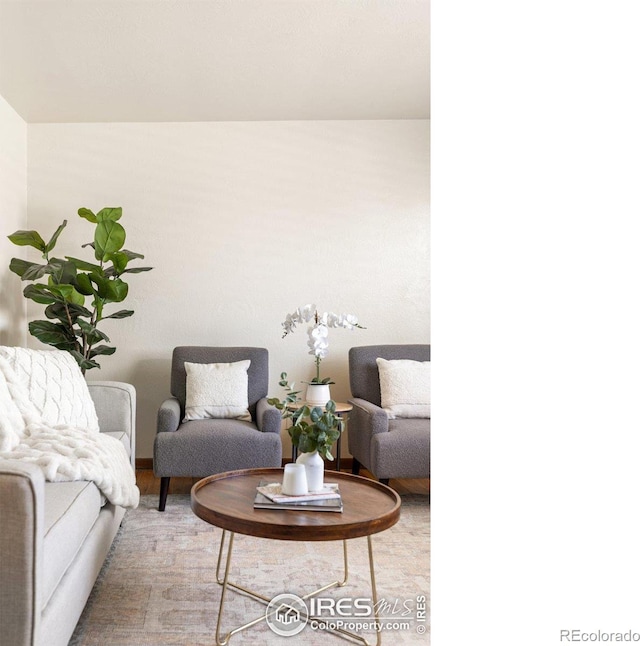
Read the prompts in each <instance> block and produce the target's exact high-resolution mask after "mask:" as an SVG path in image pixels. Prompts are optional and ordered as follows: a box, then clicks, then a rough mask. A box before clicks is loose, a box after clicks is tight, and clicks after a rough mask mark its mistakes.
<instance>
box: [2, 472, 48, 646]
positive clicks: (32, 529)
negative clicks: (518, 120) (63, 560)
mask: <svg viewBox="0 0 640 646" xmlns="http://www.w3.org/2000/svg"><path fill="white" fill-rule="evenodd" d="M0 527H2V531H1V532H0V581H2V589H1V590H0V626H2V641H3V643H5V640H6V643H7V644H19V645H20V646H28V645H30V644H34V643H35V641H36V634H37V626H38V622H39V618H40V593H41V591H40V589H39V586H38V581H39V580H40V579H41V577H42V551H43V532H44V476H43V475H42V471H41V470H40V468H39V467H37V466H35V465H33V464H28V463H26V462H20V461H17V460H2V461H0Z"/></svg>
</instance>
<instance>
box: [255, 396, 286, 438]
mask: <svg viewBox="0 0 640 646" xmlns="http://www.w3.org/2000/svg"><path fill="white" fill-rule="evenodd" d="M256 426H257V427H258V430H260V431H262V432H263V433H278V434H279V433H280V429H281V428H282V416H281V415H280V411H279V410H278V409H277V408H276V407H275V406H272V405H271V404H269V403H268V402H267V398H266V397H263V398H262V399H259V400H258V403H257V405H256Z"/></svg>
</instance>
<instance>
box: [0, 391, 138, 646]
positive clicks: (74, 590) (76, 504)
mask: <svg viewBox="0 0 640 646" xmlns="http://www.w3.org/2000/svg"><path fill="white" fill-rule="evenodd" d="M88 385H89V392H90V393H91V398H92V399H93V401H94V403H95V407H96V412H97V414H98V420H99V423H100V432H101V433H107V434H109V435H112V436H114V437H116V438H117V439H119V440H120V441H121V442H122V443H123V444H124V446H125V448H126V450H127V453H128V455H129V456H130V460H131V467H132V468H135V416H136V394H135V390H134V388H133V386H131V385H130V384H125V383H121V382H115V381H94V382H91V381H90V382H88ZM102 502H103V497H102V495H101V494H100V492H99V490H98V489H97V487H96V486H95V485H94V484H93V483H92V482H87V481H79V482H59V483H51V482H45V481H44V477H43V475H42V472H41V471H40V469H38V468H37V467H34V466H33V465H30V464H27V463H23V462H20V461H17V460H0V644H2V645H3V646H27V645H28V646H66V645H67V644H68V642H69V639H70V637H71V635H72V634H73V631H74V628H75V626H76V624H77V622H78V619H79V617H80V615H81V614H82V610H83V608H84V606H85V604H86V602H87V599H88V598H89V594H90V593H91V589H92V588H93V585H94V583H95V581H96V578H97V576H98V573H99V572H100V568H101V567H102V564H103V562H104V559H105V557H106V556H107V554H108V552H109V548H110V547H111V544H112V542H113V539H114V538H115V535H116V533H117V531H118V528H119V527H120V523H121V522H122V519H123V517H124V513H125V510H124V509H123V508H122V507H117V506H114V505H112V504H110V503H106V504H104V505H102Z"/></svg>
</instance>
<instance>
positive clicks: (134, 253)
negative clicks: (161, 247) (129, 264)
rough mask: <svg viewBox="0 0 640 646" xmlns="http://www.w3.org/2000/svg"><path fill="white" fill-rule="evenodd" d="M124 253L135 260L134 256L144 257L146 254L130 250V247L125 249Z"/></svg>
mask: <svg viewBox="0 0 640 646" xmlns="http://www.w3.org/2000/svg"><path fill="white" fill-rule="evenodd" d="M122 253H123V254H125V255H126V256H127V258H129V260H133V259H134V258H144V256H143V255H142V254H141V253H137V252H136V251H129V250H128V249H123V250H122Z"/></svg>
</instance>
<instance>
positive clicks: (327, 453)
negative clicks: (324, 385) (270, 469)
mask: <svg viewBox="0 0 640 646" xmlns="http://www.w3.org/2000/svg"><path fill="white" fill-rule="evenodd" d="M278 385H280V386H282V387H283V388H284V389H285V391H286V393H287V395H286V396H285V398H284V399H278V398H277V397H271V398H270V399H268V400H267V402H268V403H269V404H271V406H275V407H276V408H277V409H278V410H279V411H280V414H281V416H282V419H291V422H292V425H291V426H290V427H289V428H288V429H287V430H288V431H289V437H291V443H292V444H293V445H294V446H297V447H298V450H299V451H300V452H301V453H312V452H313V451H318V453H319V454H320V455H321V456H322V457H323V458H325V460H333V455H332V454H331V447H332V446H333V444H334V442H335V441H336V440H337V439H338V438H339V437H340V432H341V424H340V418H339V417H338V416H337V415H336V414H335V412H336V404H335V402H334V401H333V400H329V401H328V402H327V403H326V405H325V407H324V408H322V407H320V406H314V407H313V408H310V407H309V406H307V405H306V404H302V403H301V401H300V398H299V397H298V395H299V394H300V391H299V390H297V391H295V390H293V387H294V385H295V384H293V383H292V384H291V385H290V384H289V382H288V381H287V373H286V372H283V373H282V374H281V375H280V381H279V382H278Z"/></svg>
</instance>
